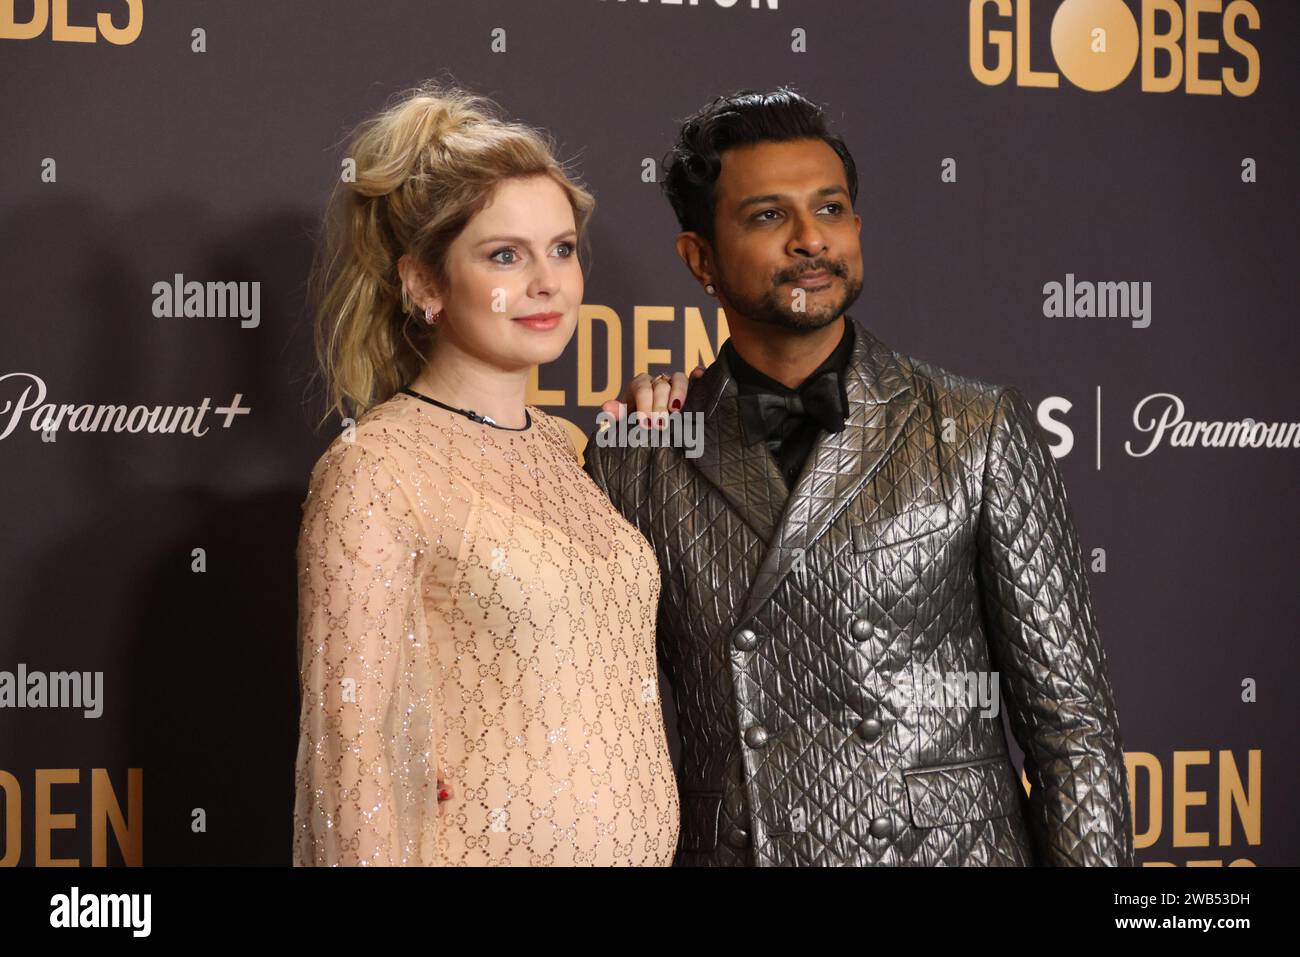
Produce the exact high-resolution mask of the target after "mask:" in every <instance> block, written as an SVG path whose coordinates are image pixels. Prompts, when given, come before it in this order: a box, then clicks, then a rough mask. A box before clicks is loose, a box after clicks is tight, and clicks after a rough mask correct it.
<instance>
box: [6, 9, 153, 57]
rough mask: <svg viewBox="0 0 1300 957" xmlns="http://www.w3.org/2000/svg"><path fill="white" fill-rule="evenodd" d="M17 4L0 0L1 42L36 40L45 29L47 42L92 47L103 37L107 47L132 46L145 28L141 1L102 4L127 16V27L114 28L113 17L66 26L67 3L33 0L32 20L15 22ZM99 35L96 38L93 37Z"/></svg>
mask: <svg viewBox="0 0 1300 957" xmlns="http://www.w3.org/2000/svg"><path fill="white" fill-rule="evenodd" d="M15 3H16V0H0V40H35V39H36V38H37V37H39V36H40V35H41V34H42V33H44V32H45V28H46V27H49V28H50V39H52V40H55V41H61V42H64V43H94V42H95V41H96V40H97V39H98V37H99V36H102V37H103V38H104V39H105V40H107V41H108V42H109V43H115V44H118V45H119V46H120V45H123V44H127V43H134V42H135V41H136V38H137V37H139V36H140V30H141V28H142V27H143V26H144V0H101V3H102V4H103V5H104V6H113V7H116V8H117V12H119V13H121V12H125V13H126V26H121V27H119V26H116V25H115V24H114V23H113V14H112V13H104V12H100V13H98V14H96V15H95V25H94V26H86V25H84V24H73V23H69V22H68V0H32V17H31V19H30V20H24V21H23V22H22V23H19V22H18V19H17V17H16V15H15V14H14V5H15ZM96 31H98V36H97V35H96Z"/></svg>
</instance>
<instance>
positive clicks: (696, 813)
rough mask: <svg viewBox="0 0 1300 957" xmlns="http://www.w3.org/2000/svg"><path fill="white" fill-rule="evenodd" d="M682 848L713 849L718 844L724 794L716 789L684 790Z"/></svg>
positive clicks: (695, 849)
mask: <svg viewBox="0 0 1300 957" xmlns="http://www.w3.org/2000/svg"><path fill="white" fill-rule="evenodd" d="M681 803H682V828H681V831H682V835H681V836H682V841H681V843H682V850H683V851H711V850H713V849H714V848H715V847H717V846H718V818H719V817H720V816H721V814H722V795H721V794H720V793H718V792H714V791H683V792H682V795H681Z"/></svg>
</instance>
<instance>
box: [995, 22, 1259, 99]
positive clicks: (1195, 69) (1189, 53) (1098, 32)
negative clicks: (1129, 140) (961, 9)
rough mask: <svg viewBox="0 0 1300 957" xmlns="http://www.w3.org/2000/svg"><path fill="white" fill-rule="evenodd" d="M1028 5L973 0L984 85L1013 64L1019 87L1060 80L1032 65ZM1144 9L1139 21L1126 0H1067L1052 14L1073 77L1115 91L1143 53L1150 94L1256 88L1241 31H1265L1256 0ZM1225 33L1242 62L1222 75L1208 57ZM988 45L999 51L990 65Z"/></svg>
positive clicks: (1081, 84)
mask: <svg viewBox="0 0 1300 957" xmlns="http://www.w3.org/2000/svg"><path fill="white" fill-rule="evenodd" d="M1030 2H1031V0H970V69H971V73H973V74H974V75H975V78H976V79H977V80H979V81H980V82H981V83H984V84H986V85H988V86H997V85H998V84H1000V83H1005V82H1006V81H1007V79H1008V77H1010V76H1011V68H1012V63H1013V61H1014V64H1015V71H1016V86H1038V87H1050V88H1055V87H1057V86H1059V85H1060V84H1059V81H1060V75H1059V74H1057V73H1053V72H1052V71H1050V70H1035V69H1034V68H1033V66H1032V64H1030V62H1029V51H1030V36H1031V34H1030V27H1031V16H1032V15H1031V6H1030ZM1138 6H1139V7H1140V12H1141V22H1140V23H1139V21H1138V20H1137V18H1135V17H1134V15H1133V11H1132V10H1130V9H1129V7H1128V4H1126V3H1125V2H1124V0H1062V2H1061V3H1060V5H1059V6H1058V7H1057V8H1056V15H1055V16H1053V17H1052V27H1051V45H1052V56H1053V58H1054V59H1055V60H1056V66H1057V68H1058V69H1059V70H1060V71H1061V73H1063V74H1065V78H1066V79H1067V80H1069V81H1070V82H1071V83H1073V84H1074V85H1075V86H1077V87H1078V88H1079V89H1081V90H1088V91H1090V92H1093V93H1097V92H1101V91H1103V90H1112V89H1114V88H1115V87H1117V86H1119V84H1121V83H1123V82H1124V80H1125V79H1127V78H1128V76H1129V74H1131V73H1132V72H1133V67H1134V65H1135V64H1137V62H1138V60H1139V57H1140V58H1141V83H1142V91H1143V92H1145V93H1168V92H1169V91H1171V90H1175V89H1177V88H1178V87H1179V85H1180V84H1181V85H1182V87H1183V89H1184V90H1185V91H1186V92H1188V93H1205V94H1210V95H1212V96H1218V95H1220V94H1222V92H1223V90H1224V88H1226V89H1227V91H1228V92H1229V93H1231V94H1233V95H1234V96H1250V95H1251V94H1252V93H1254V92H1255V89H1256V88H1257V87H1258V86H1259V51H1258V50H1257V49H1256V48H1255V46H1254V44H1252V43H1251V42H1250V41H1248V40H1246V39H1244V38H1243V37H1242V35H1241V34H1242V29H1243V25H1244V27H1245V28H1246V29H1249V30H1258V29H1259V10H1258V9H1256V7H1255V4H1253V3H1251V2H1250V0H1231V2H1229V3H1228V4H1227V6H1226V7H1225V6H1224V4H1223V0H1138ZM1037 9H1039V10H1041V9H1042V7H1041V6H1039V7H1037ZM1220 37H1221V38H1222V41H1223V46H1225V47H1227V48H1228V49H1229V50H1231V51H1233V52H1234V53H1235V54H1237V57H1236V59H1237V62H1236V63H1235V64H1233V65H1231V66H1224V67H1222V68H1221V69H1220V70H1219V75H1218V76H1217V77H1216V76H1215V75H1214V68H1213V67H1212V66H1211V67H1207V66H1206V65H1205V64H1204V63H1203V62H1202V58H1203V57H1207V56H1209V57H1213V56H1216V55H1218V54H1219V53H1220V42H1219V41H1220ZM1013 41H1014V43H1015V51H1014V54H1013V52H1012V43H1013ZM986 45H987V46H991V47H992V50H993V62H992V64H991V65H990V64H989V63H988V62H987V60H986V55H985V54H986ZM1161 52H1163V54H1164V57H1163V58H1160V59H1158V58H1157V54H1158V53H1161Z"/></svg>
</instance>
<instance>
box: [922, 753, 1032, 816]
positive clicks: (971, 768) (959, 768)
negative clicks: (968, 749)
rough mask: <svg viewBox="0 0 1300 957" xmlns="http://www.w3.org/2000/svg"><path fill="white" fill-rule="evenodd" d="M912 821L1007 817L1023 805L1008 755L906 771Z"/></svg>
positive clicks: (1018, 785)
mask: <svg viewBox="0 0 1300 957" xmlns="http://www.w3.org/2000/svg"><path fill="white" fill-rule="evenodd" d="M903 781H904V782H905V783H906V785H907V801H908V804H909V805H910V807H911V813H912V823H913V824H914V825H916V826H917V827H942V826H945V825H952V824H962V823H965V822H966V821H986V820H990V819H992V818H997V817H1005V816H1006V815H1008V814H1012V813H1014V812H1016V811H1018V810H1019V809H1020V796H1019V794H1017V790H1023V789H1021V788H1020V784H1019V782H1018V781H1017V780H1016V774H1015V770H1014V769H1013V768H1012V767H1011V762H1010V760H1009V759H1008V758H1007V756H1006V755H999V756H998V757H996V758H988V759H987V760H983V761H974V762H969V763H966V764H945V765H936V766H934V767H923V768H911V769H909V770H905V771H904V772H903Z"/></svg>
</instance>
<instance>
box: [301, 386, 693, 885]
mask: <svg viewBox="0 0 1300 957" xmlns="http://www.w3.org/2000/svg"><path fill="white" fill-rule="evenodd" d="M529 414H530V415H531V417H532V426H531V427H530V428H528V429H525V430H520V431H513V430H509V429H499V428H494V427H492V426H490V425H487V424H480V423H475V422H473V421H471V420H469V419H468V418H465V417H464V416H461V415H458V414H457V413H454V412H451V411H448V410H444V409H441V408H439V407H436V406H433V405H430V404H428V403H426V402H423V401H421V400H420V399H418V398H415V397H412V396H407V395H405V394H403V393H398V394H397V395H395V396H394V397H393V398H391V399H389V400H388V401H387V402H384V403H382V404H380V405H378V406H376V407H375V408H374V409H371V410H370V411H369V412H367V413H366V414H365V415H363V416H362V417H361V418H360V419H359V420H358V422H357V424H356V426H355V434H352V435H344V436H340V437H339V438H337V439H335V440H334V442H333V443H331V445H330V447H329V448H328V449H326V451H325V452H324V454H323V455H322V456H321V457H320V459H319V461H317V463H316V465H315V467H314V468H313V470H312V474H311V479H310V482H309V484H308V491H307V496H306V498H305V500H304V501H303V506H302V525H301V530H300V533H299V539H298V551H297V560H298V641H299V644H298V648H299V676H300V690H301V695H302V710H301V718H300V723H299V743H298V754H297V761H296V766H295V806H294V842H293V860H294V863H295V864H296V865H583V864H591V865H624V864H636V865H667V864H670V863H671V862H672V859H673V855H674V852H675V850H676V845H677V834H678V820H679V804H678V794H677V787H676V783H675V780H674V777H673V769H672V764H671V761H670V758H669V754H668V746H667V740H666V737H665V730H664V725H663V713H662V710H661V704H660V696H659V685H658V672H657V666H656V659H655V618H656V612H657V609H658V603H659V590H660V581H659V568H658V564H657V562H656V560H655V556H654V552H653V550H652V549H651V547H650V545H649V544H648V543H647V542H646V541H645V539H644V538H642V537H641V535H640V533H638V532H637V531H636V530H635V529H634V528H633V527H632V526H631V525H629V524H628V523H627V522H626V520H625V519H624V518H623V517H622V516H621V515H620V514H619V513H618V511H617V510H616V509H615V508H614V507H613V506H612V505H611V504H610V502H609V500H608V499H606V498H605V496H604V495H603V494H602V493H601V492H600V490H599V489H598V488H597V487H596V486H595V484H594V483H593V482H592V481H591V479H590V478H589V477H588V476H587V475H586V473H585V472H583V471H582V469H581V468H580V467H579V465H578V461H577V456H576V455H575V453H574V451H573V448H572V446H571V445H570V443H569V440H568V437H567V435H566V434H565V432H564V430H563V428H562V427H561V426H560V424H559V423H558V422H556V421H555V420H553V419H552V418H551V417H550V416H548V415H547V414H546V413H545V412H543V411H542V410H540V409H537V408H535V407H532V406H530V407H529ZM439 769H441V770H442V772H443V774H444V776H445V778H446V780H447V781H448V782H449V784H450V787H451V790H452V792H453V797H452V799H451V800H449V801H447V802H445V803H444V804H443V806H442V808H441V813H440V811H439V806H438V787H437V779H438V772H439Z"/></svg>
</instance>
